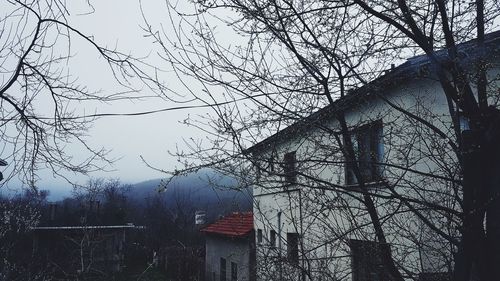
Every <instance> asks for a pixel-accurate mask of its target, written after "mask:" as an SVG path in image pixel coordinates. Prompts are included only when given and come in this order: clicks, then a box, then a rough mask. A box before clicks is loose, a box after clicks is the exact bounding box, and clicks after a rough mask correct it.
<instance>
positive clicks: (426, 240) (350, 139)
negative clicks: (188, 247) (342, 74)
mask: <svg viewBox="0 0 500 281" xmlns="http://www.w3.org/2000/svg"><path fill="white" fill-rule="evenodd" d="M499 37H500V36H499V33H498V32H497V33H495V34H491V35H490V36H489V37H488V40H489V41H488V44H489V46H490V48H489V49H488V54H489V55H488V56H489V58H490V60H489V68H488V70H487V78H488V81H489V82H490V83H489V84H488V91H489V98H490V102H491V104H494V105H495V107H496V108H497V109H498V108H499V105H498V103H497V100H498V98H499V97H500V93H499V88H500V87H499V85H500V84H499V69H500V67H499V63H500V60H499V47H498V46H499V44H498V43H499V40H498V39H499ZM471 48H472V47H470V46H468V45H465V46H462V50H461V51H463V52H464V53H472V54H473V53H474V50H473V49H471ZM438 55H439V54H438ZM471 61H472V60H471ZM464 67H467V68H468V69H470V72H471V73H474V71H475V70H474V65H473V64H472V63H470V64H468V65H465V66H464ZM470 79H473V78H472V74H471V78H470ZM450 116H451V115H450V111H449V101H448V100H447V98H446V96H445V94H444V93H443V90H442V87H441V85H440V83H439V81H438V80H437V79H436V75H435V72H434V69H433V68H432V65H431V64H430V62H429V61H428V59H427V57H425V56H421V57H414V58H411V59H409V60H408V61H407V62H406V63H404V64H402V65H400V66H398V67H395V68H393V69H391V70H389V71H388V72H387V73H386V74H385V75H383V76H382V77H380V78H379V79H377V80H375V81H373V82H371V83H369V84H367V85H366V86H363V87H361V88H359V89H357V90H355V91H352V92H351V93H349V94H348V95H346V96H344V97H342V98H340V99H338V100H337V101H335V102H334V103H333V104H331V105H329V106H327V107H325V108H323V109H321V110H320V111H318V112H317V113H315V114H313V115H311V116H309V117H307V118H305V119H304V120H301V121H299V122H297V123H295V124H293V125H291V126H290V127H287V128H285V129H284V130H282V131H280V132H278V133H277V134H275V135H272V136H271V137H269V138H267V139H265V140H263V141H261V142H259V143H257V144H256V145H254V146H252V147H251V148H249V149H248V150H247V151H246V153H247V154H248V155H250V156H251V157H250V159H251V161H252V164H253V165H254V166H255V170H256V173H255V178H256V181H255V184H254V220H255V222H254V224H255V230H256V245H257V269H258V270H257V276H258V277H257V278H258V279H259V280H353V281H365V280H366V281H368V280H390V279H391V277H390V276H391V274H390V270H391V268H390V266H388V263H387V260H388V259H390V260H393V261H394V264H395V266H396V267H397V268H398V270H399V272H403V278H404V279H409V280H447V279H448V278H449V276H450V273H451V272H452V270H453V254H454V253H455V251H456V246H457V242H458V241H459V239H460V233H459V227H460V210H461V202H460V195H459V193H460V190H461V189H460V184H461V179H462V174H461V171H460V168H459V167H460V165H459V163H458V161H459V159H458V157H457V153H456V151H457V147H458V146H460V143H459V142H457V141H455V139H456V138H454V137H453V136H455V134H459V135H460V134H461V133H462V131H465V130H467V129H468V122H467V119H466V118H464V117H462V116H460V112H456V114H455V116H456V117H457V118H456V119H452V118H451V117H450ZM344 121H345V122H344ZM454 122H457V124H459V126H458V127H459V128H460V131H459V132H457V130H455V128H457V126H454V125H456V124H455V123H454ZM450 136H451V137H450ZM458 139H460V138H458ZM350 149H352V152H353V154H354V155H355V157H354V158H351V157H349V156H348V155H350V154H349V150H350ZM351 155H352V154H351ZM381 237H383V238H384V240H381Z"/></svg>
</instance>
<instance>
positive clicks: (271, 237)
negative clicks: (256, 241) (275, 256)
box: [269, 229, 277, 248]
mask: <svg viewBox="0 0 500 281" xmlns="http://www.w3.org/2000/svg"><path fill="white" fill-rule="evenodd" d="M276 236H277V235H276V231H275V230H274V229H271V230H270V231H269V247H271V248H276Z"/></svg>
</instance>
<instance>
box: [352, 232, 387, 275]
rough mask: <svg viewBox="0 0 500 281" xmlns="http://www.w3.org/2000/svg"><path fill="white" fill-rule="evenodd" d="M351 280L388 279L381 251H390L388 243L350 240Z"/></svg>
mask: <svg viewBox="0 0 500 281" xmlns="http://www.w3.org/2000/svg"><path fill="white" fill-rule="evenodd" d="M349 246H350V248H351V266H352V280H353V281H372V280H373V281H382V280H390V279H389V274H387V271H386V269H385V267H384V263H383V261H382V253H383V252H382V251H384V250H385V251H390V248H389V246H388V245H386V247H383V244H380V243H378V242H373V241H363V240H350V241H349Z"/></svg>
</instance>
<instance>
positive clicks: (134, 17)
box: [2, 0, 206, 200]
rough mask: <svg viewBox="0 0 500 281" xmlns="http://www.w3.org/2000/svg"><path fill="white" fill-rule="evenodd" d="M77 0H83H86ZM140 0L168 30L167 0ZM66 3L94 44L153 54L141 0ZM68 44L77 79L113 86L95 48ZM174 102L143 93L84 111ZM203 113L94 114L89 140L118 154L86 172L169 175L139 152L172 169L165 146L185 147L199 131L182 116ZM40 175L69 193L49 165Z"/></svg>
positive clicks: (54, 194) (131, 178) (171, 78)
mask: <svg viewBox="0 0 500 281" xmlns="http://www.w3.org/2000/svg"><path fill="white" fill-rule="evenodd" d="M81 2H83V3H85V2H86V1H81ZM142 2H143V3H142V9H143V12H144V14H145V15H146V16H147V17H148V20H151V22H153V23H162V26H163V28H165V30H166V31H167V33H168V32H169V30H170V29H171V26H169V21H168V20H167V11H166V6H165V2H163V1H142ZM153 2H154V3H153ZM67 3H71V4H69V5H70V6H69V10H70V13H71V17H70V18H69V22H70V24H72V25H73V26H74V27H75V28H77V29H78V30H79V31H81V32H82V33H84V34H86V35H92V36H93V38H94V40H95V41H96V42H97V43H98V44H101V45H105V46H108V47H113V46H117V49H119V50H120V51H122V52H124V53H131V54H133V55H134V56H136V57H143V56H147V55H150V59H151V58H152V57H154V52H155V50H154V48H155V47H154V45H153V43H152V41H151V39H150V38H147V37H144V32H143V30H141V26H140V25H143V22H142V16H141V7H140V4H141V3H140V1H138V0H106V1H91V3H92V5H93V7H94V9H95V11H94V12H93V13H91V14H88V15H79V14H80V13H85V12H86V11H89V9H88V6H82V7H79V6H73V5H74V4H73V1H69V2H67ZM187 3H188V2H187V1H186V3H185V4H186V5H188V4H187ZM72 45H73V46H72V49H73V52H74V53H75V57H74V59H72V62H71V65H70V67H71V69H72V72H73V73H74V74H75V75H76V76H78V78H79V80H80V83H81V84H85V85H88V87H89V88H90V89H95V90H99V89H100V90H102V91H104V92H111V91H114V90H115V88H114V87H116V84H115V82H114V81H113V79H112V77H111V76H109V72H107V71H106V68H105V65H102V64H100V63H99V60H98V56H97V54H96V53H95V52H93V51H92V50H91V49H89V48H88V46H86V45H85V43H84V42H80V41H74V42H72ZM154 63H155V64H157V65H158V66H159V67H162V68H163V69H168V68H169V65H168V64H166V63H164V62H162V61H161V60H156V59H155V61H154ZM162 79H163V80H164V81H166V82H167V83H168V85H169V87H174V88H176V87H177V86H178V85H177V84H179V83H178V81H177V77H176V76H175V75H174V73H173V72H168V71H167V72H164V73H162ZM178 89H181V88H178ZM181 91H182V90H181ZM141 94H143V95H149V94H150V93H148V90H147V89H145V90H144V91H142V92H141ZM87 106H88V105H87ZM174 106H179V104H175V103H172V102H168V101H166V100H162V99H158V98H151V99H148V98H145V99H142V100H134V101H121V102H113V103H110V104H105V105H102V104H100V105H90V106H88V107H87V108H85V112H100V113H132V112H142V111H150V110H157V109H162V108H168V107H174ZM82 110H83V109H82ZM204 113H206V110H201V109H197V110H194V109H190V110H179V111H169V112H162V113H156V114H152V115H146V116H134V117H124V116H114V117H105V118H101V119H98V120H96V121H95V122H94V123H93V127H92V128H91V129H90V131H89V132H88V133H87V134H88V138H87V140H88V143H89V144H90V146H92V147H104V148H106V149H110V150H111V153H110V157H111V158H113V159H118V160H117V161H116V162H115V164H114V166H113V167H112V169H113V171H108V172H104V171H99V172H95V173H92V174H91V175H90V176H92V177H112V178H119V179H120V180H121V181H122V182H126V183H136V182H140V181H145V180H149V179H153V178H161V177H167V176H168V175H166V174H164V173H161V172H158V171H155V170H154V169H151V168H150V167H148V166H147V165H146V164H145V163H144V162H143V160H142V159H141V157H142V158H144V159H145V160H146V161H147V162H148V163H149V164H151V165H153V166H155V167H157V168H159V169H164V170H173V169H174V168H175V167H176V166H177V167H180V166H178V164H177V159H176V158H175V157H174V156H171V155H169V153H168V151H169V150H170V151H172V150H175V148H176V146H178V147H180V148H183V139H189V138H200V137H203V135H202V133H201V132H200V131H199V130H198V129H195V128H193V127H187V126H186V125H184V124H181V122H182V120H184V119H185V118H187V117H188V115H194V114H204ZM68 149H70V153H71V154H72V155H75V157H78V155H79V154H80V153H81V151H79V150H78V149H77V148H68ZM72 149H73V150H72ZM39 175H40V181H39V182H38V183H37V184H38V187H39V188H40V189H48V190H50V192H51V196H50V198H51V199H54V200H55V199H60V198H61V197H62V196H68V195H70V192H71V190H72V187H71V186H70V185H69V184H67V183H66V182H65V181H64V180H63V179H60V178H57V177H54V175H53V173H52V172H51V171H50V170H44V171H41V172H40V173H39ZM71 177H72V179H73V180H76V181H77V182H78V183H80V184H83V183H85V182H86V181H87V180H88V177H87V176H81V175H80V176H78V175H71ZM19 184H20V183H19V181H17V180H15V179H14V180H12V181H11V182H9V183H8V184H7V185H6V186H4V187H2V188H4V190H3V192H5V191H6V190H12V189H16V188H17V187H18V186H19Z"/></svg>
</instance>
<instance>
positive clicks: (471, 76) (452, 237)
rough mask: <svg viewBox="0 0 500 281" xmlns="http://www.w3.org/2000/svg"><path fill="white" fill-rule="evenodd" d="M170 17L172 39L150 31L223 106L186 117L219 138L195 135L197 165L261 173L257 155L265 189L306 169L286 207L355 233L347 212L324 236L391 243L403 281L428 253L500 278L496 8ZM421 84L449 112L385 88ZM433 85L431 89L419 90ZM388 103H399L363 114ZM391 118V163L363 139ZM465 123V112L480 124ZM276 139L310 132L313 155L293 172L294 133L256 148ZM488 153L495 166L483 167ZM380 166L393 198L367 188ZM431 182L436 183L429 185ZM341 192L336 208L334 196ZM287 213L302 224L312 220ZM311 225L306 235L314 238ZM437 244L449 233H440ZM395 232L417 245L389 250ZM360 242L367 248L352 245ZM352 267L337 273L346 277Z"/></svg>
mask: <svg viewBox="0 0 500 281" xmlns="http://www.w3.org/2000/svg"><path fill="white" fill-rule="evenodd" d="M168 11H169V19H170V21H171V23H176V26H177V27H178V28H177V29H176V30H175V33H174V34H173V35H174V36H172V34H165V33H162V32H160V31H157V30H155V29H154V27H152V26H151V25H150V24H148V23H147V20H146V28H145V29H146V31H147V32H148V33H149V35H150V36H152V37H153V38H154V39H155V40H156V41H157V42H159V43H160V44H161V46H163V47H164V52H165V59H166V60H167V61H168V62H170V63H171V64H172V65H173V66H174V68H175V69H176V70H177V72H178V73H179V76H180V77H181V78H182V77H189V78H186V82H185V86H186V88H187V91H188V92H189V93H190V94H192V97H191V98H192V99H194V100H197V101H199V102H200V103H203V104H206V105H211V106H212V109H213V111H212V113H211V114H209V115H207V116H205V117H203V118H200V119H195V120H188V122H189V123H190V124H192V125H195V126H198V127H199V128H200V129H202V130H204V131H205V132H208V133H209V135H210V138H209V140H208V142H198V141H193V142H192V143H189V144H190V145H191V148H192V151H190V152H185V151H181V152H179V153H178V155H179V156H180V157H183V159H187V162H186V163H187V167H186V169H188V170H189V169H193V168H196V167H199V166H215V167H217V168H218V169H220V170H222V171H225V172H227V173H236V174H239V175H243V174H248V173H250V170H248V169H249V167H248V165H245V163H248V162H252V163H253V164H254V165H255V166H256V167H257V170H258V171H257V175H256V176H257V177H258V176H259V175H260V176H261V177H260V178H261V181H260V182H257V183H256V182H253V184H254V185H256V186H258V187H261V188H263V189H264V190H269V189H271V190H272V189H273V188H277V187H279V188H282V187H283V186H286V184H287V182H288V183H290V182H293V181H294V180H293V177H294V176H296V177H298V178H299V179H300V181H299V180H297V181H298V182H300V186H302V187H307V188H310V190H312V191H310V192H309V191H308V192H306V191H303V192H300V190H299V191H298V195H293V196H298V198H290V200H288V201H287V202H289V204H290V206H289V207H288V209H290V210H294V209H300V210H301V211H300V212H299V213H298V214H296V215H298V216H302V215H304V214H306V216H308V217H309V219H307V220H311V218H313V219H312V220H313V221H316V222H317V221H318V220H320V219H321V218H318V215H317V214H323V213H328V212H330V211H337V212H338V213H340V214H341V216H343V217H344V218H346V219H347V220H348V221H349V220H350V221H351V222H352V225H349V227H347V228H346V227H345V225H342V224H344V223H345V220H339V221H337V222H332V221H329V220H330V219H329V218H331V217H329V216H327V217H326V218H324V220H325V221H324V225H326V226H332V227H327V228H326V229H320V230H317V231H318V233H320V232H322V231H326V230H328V233H330V234H331V237H330V238H331V242H335V241H344V242H345V243H344V246H346V245H345V244H348V242H349V241H346V237H347V235H350V234H351V233H356V235H359V236H371V237H370V240H374V241H377V243H378V244H377V245H379V246H373V247H375V248H377V249H378V250H376V251H378V252H380V259H381V260H380V266H382V271H384V272H385V273H384V274H387V276H389V278H390V279H391V280H403V279H405V278H414V279H416V278H417V272H418V270H419V269H418V266H415V264H416V263H414V262H412V261H408V260H407V259H406V260H405V258H404V257H408V256H411V255H410V254H409V252H411V251H413V252H415V249H417V250H416V251H419V250H418V249H419V248H425V247H427V248H432V250H431V251H434V252H435V255H437V256H439V255H441V254H442V256H443V259H441V261H442V263H443V264H444V265H443V266H445V267H448V272H453V276H454V279H455V280H470V279H471V278H478V279H480V280H490V279H492V278H494V276H498V275H499V273H498V272H497V270H498V269H497V268H495V266H494V264H495V263H498V261H499V260H500V257H499V255H498V253H499V251H498V247H499V244H498V241H495V240H497V239H495V237H499V233H498V229H499V228H498V225H497V224H498V219H497V218H496V214H497V213H498V212H497V211H495V210H497V208H498V206H500V204H499V203H498V200H499V199H498V197H499V196H498V193H497V191H496V190H497V189H498V188H497V187H498V180H497V179H496V176H495V173H494V170H495V168H493V167H496V166H497V163H498V160H497V159H498V151H497V149H496V148H495V146H494V145H493V144H494V143H496V142H497V141H498V139H497V133H496V132H497V131H498V130H497V129H496V125H495V124H497V123H498V122H497V120H498V117H499V114H498V110H497V109H496V108H497V100H498V77H496V76H497V74H495V73H496V72H495V71H496V70H495V69H497V68H498V53H497V51H496V49H495V48H496V47H495V46H497V44H498V35H493V39H491V36H490V37H488V35H486V33H487V32H490V31H493V30H495V29H496V28H497V26H495V20H498V14H499V9H498V4H497V3H495V2H494V1H486V2H484V1H472V2H468V3H464V2H463V1H439V0H436V1H411V2H410V1H399V0H398V1H362V0H352V1H244V0H242V1H240V0H228V1H208V2H207V1H202V2H197V3H196V4H194V8H193V9H192V10H186V9H184V10H183V8H182V7H177V6H175V5H174V4H171V5H169V6H168ZM145 18H146V19H147V17H145ZM178 22H180V23H178ZM216 22H218V23H220V24H221V25H223V26H228V28H227V30H226V29H224V28H225V27H220V26H219V28H222V29H223V31H222V32H217V31H218V30H217V29H215V28H214V23H216ZM230 31H234V33H235V34H238V36H234V37H233V38H235V39H234V40H232V39H233V38H230V39H228V38H227V37H225V36H224V35H225V34H227V33H228V32H230ZM237 40H239V41H237ZM488 40H490V41H488ZM491 40H492V41H491ZM228 41H229V43H228ZM233 42H237V43H234V44H231V43H233ZM492 46H493V47H492ZM416 55H420V56H416ZM410 57H414V58H413V59H411V60H410V61H408V62H406V63H404V64H402V65H401V67H398V68H395V69H393V65H394V64H400V63H402V62H404V60H405V59H407V58H410ZM415 66H417V67H415ZM391 69H392V70H394V71H393V72H392V73H391ZM192 78H195V79H196V81H197V82H199V84H198V85H197V86H194V85H193V84H192V83H191V81H192ZM411 79H424V80H426V81H428V82H427V83H428V85H433V87H434V86H435V87H437V88H438V89H439V93H440V94H439V95H438V99H440V100H439V101H444V104H445V110H444V111H442V110H439V111H436V107H435V106H434V104H433V103H432V101H431V102H429V100H426V98H427V97H426V96H425V95H423V96H418V95H417V96H415V97H414V98H413V100H412V102H411V103H409V104H408V103H407V102H403V101H401V102H398V100H397V99H392V98H387V97H385V95H383V94H381V93H382V92H383V91H384V90H386V89H393V88H397V87H398V85H399V84H398V83H408V81H410V80H411ZM188 81H189V82H188ZM196 87H199V89H201V90H199V89H196ZM357 89H361V90H357ZM350 91H352V93H350ZM426 91H427V92H432V91H433V90H425V89H423V90H422V91H421V92H424V93H425V92H426ZM216 93H217V94H216ZM360 96H361V97H360ZM373 97H376V100H374V98H373ZM338 98H340V102H336V100H337V99H338ZM380 101H382V102H383V106H385V108H388V109H390V110H386V111H377V110H373V111H370V110H369V109H366V108H367V107H369V106H370V105H371V103H373V104H375V103H376V102H380ZM351 108H358V109H360V112H362V113H363V112H371V114H366V115H367V116H365V117H364V118H359V120H358V121H357V122H355V121H353V120H352V116H346V114H347V113H349V112H350V111H349V110H350V109H351ZM314 112H317V113H314ZM346 112H347V113H346ZM313 113H314V114H313ZM328 115H330V116H334V119H335V120H336V121H335V122H337V123H336V124H335V126H330V124H324V123H322V122H323V121H324V120H327V118H325V117H324V116H328ZM308 116H309V117H308ZM382 118H383V119H384V128H386V127H388V128H390V130H389V131H388V132H387V131H386V130H385V129H384V131H383V136H382V139H383V141H384V143H388V144H389V143H390V144H391V145H390V146H388V147H389V148H390V150H391V151H387V153H386V152H384V155H386V156H387V155H390V156H391V157H390V158H384V159H376V158H374V157H370V158H366V159H363V158H361V157H366V156H364V155H369V154H363V153H360V152H359V151H360V143H363V141H362V140H360V139H361V138H362V137H363V134H365V135H366V133H362V132H367V131H370V132H374V133H373V134H375V132H377V130H378V129H377V126H376V124H373V123H374V122H376V121H377V120H381V119H382ZM461 120H462V121H463V120H467V121H468V122H467V124H468V128H464V127H463V125H464V122H461ZM386 122H387V124H386ZM291 124H294V125H293V126H290V127H288V126H289V125H291ZM368 125H369V126H368ZM284 128H286V129H284ZM304 128H305V129H304ZM283 129H284V130H283ZM307 130H309V131H307ZM304 131H307V132H311V131H314V132H315V134H314V135H315V137H311V136H310V135H309V134H307V133H303V134H301V132H304ZM275 132H281V133H279V134H277V135H279V137H280V138H285V139H287V138H288V140H289V143H292V144H293V142H294V140H295V139H301V140H307V142H308V145H307V146H306V147H310V148H309V150H306V152H305V153H304V152H303V153H302V154H305V155H306V156H304V155H302V154H301V155H300V159H299V160H298V162H297V165H298V166H299V167H298V171H301V172H299V174H297V175H291V174H287V173H286V172H285V171H286V170H287V165H289V164H287V161H286V158H285V159H283V158H282V157H281V155H282V153H283V150H284V149H283V148H282V146H287V144H286V143H287V142H286V141H281V143H280V145H276V147H274V148H273V145H272V143H270V142H266V145H267V146H264V145H261V146H259V145H257V146H258V149H251V150H252V151H251V152H252V154H245V153H244V152H245V151H246V148H247V147H249V146H251V145H252V144H255V143H257V142H259V141H260V140H262V139H264V138H266V137H268V136H270V135H272V134H273V133H275ZM318 132H319V133H318ZM297 135H298V137H297ZM274 140H276V142H279V141H280V140H279V139H278V138H274ZM296 142H301V141H296ZM304 142H305V141H304ZM283 143H285V144H283ZM398 144H404V145H398ZM294 145H295V146H296V145H297V144H294ZM280 146H281V147H280ZM288 146H290V147H291V149H292V150H293V145H291V144H290V145H288ZM254 147H255V146H254ZM259 149H261V150H262V151H263V152H260V151H259ZM273 153H276V154H277V156H278V157H273V155H272V154H273ZM397 156H399V157H397ZM290 157H291V156H290ZM485 162H488V163H495V164H493V165H492V166H491V168H483V167H484V165H482V163H485ZM422 163H424V164H423V166H419V165H420V164H422ZM431 163H432V164H431ZM367 165H368V166H370V167H371V166H373V165H375V166H377V167H378V166H383V167H384V177H386V179H387V184H385V187H386V189H385V190H384V192H376V191H374V190H373V189H372V188H370V186H369V184H370V183H371V182H372V181H373V178H372V177H373V175H375V174H376V173H377V172H376V171H372V172H370V173H367V172H366V171H367V169H366V166H367ZM325 169H337V170H343V169H345V174H346V182H349V181H350V182H352V183H355V185H356V188H350V187H349V185H345V184H341V183H340V180H339V179H335V178H328V177H326V178H325V177H324V175H322V174H321V173H315V172H317V171H321V170H325ZM343 173H344V172H342V173H341V174H343ZM263 174H265V177H262V175H263ZM262 178H264V180H263V181H264V182H265V183H263V182H262ZM348 178H349V179H348ZM434 185H436V186H439V189H438V190H436V189H433V188H426V187H428V186H434ZM308 190H309V189H308ZM324 191H333V192H327V193H324ZM340 195H341V196H340ZM334 199H335V200H337V201H336V202H337V204H333V205H332V203H331V202H332V200H334ZM311 202H314V204H313V203H311ZM388 202H392V203H388ZM394 202H397V203H394ZM292 205H293V206H292ZM320 207H321V208H320ZM308 208H309V211H307V210H308ZM257 210H258V208H257ZM265 211H266V210H262V212H265ZM290 214H293V212H291V213H290ZM290 216H291V215H290ZM327 218H328V219H327ZM283 219H288V220H289V221H290V222H291V223H292V224H293V222H300V223H301V224H302V223H303V222H305V221H307V220H306V219H297V217H295V218H293V217H291V218H283ZM410 223H416V224H419V225H423V226H424V228H426V229H428V232H426V233H422V234H421V236H420V237H417V236H415V235H414V234H412V233H410V232H408V231H406V230H408V229H412V228H408V225H406V224H410ZM314 225H315V224H311V225H310V226H309V228H307V227H306V226H304V225H300V226H297V227H296V228H297V229H298V230H300V231H302V230H303V229H308V232H309V233H311V232H312V231H313V226H314ZM333 226H341V227H340V228H335V227H333ZM340 229H343V231H340V232H339V230H340ZM298 233H300V232H298ZM424 234H425V235H424ZM424 236H425V237H424ZM394 237H396V238H394ZM433 237H437V238H436V239H437V240H439V241H435V243H434V242H430V241H431V240H429V239H432V238H433ZM281 238H284V237H281ZM388 239H391V243H390V244H392V245H393V246H394V245H395V244H397V245H400V246H401V245H414V246H415V247H414V249H413V250H412V249H411V246H409V247H397V246H395V247H396V249H392V250H391V249H390V248H389V240H388ZM278 240H279V241H281V240H282V239H278ZM351 240H352V239H351ZM325 242H328V241H325ZM349 243H351V246H352V247H355V246H353V243H355V242H349ZM401 243H402V244H401ZM327 244H328V243H327ZM330 244H331V243H330ZM443 245H444V246H443ZM446 245H448V246H446ZM335 247H337V250H338V251H337V254H338V256H342V253H343V254H344V256H345V255H346V253H345V251H344V252H343V250H342V249H345V248H346V247H343V248H342V247H340V246H338V245H337V246H335ZM352 247H351V248H352ZM375 248H374V249H375ZM302 249H303V250H305V249H304V247H302ZM405 251H408V252H405ZM394 252H397V257H395V256H394V255H393V254H392V253H394ZM445 252H448V255H446V254H445ZM312 253H313V252H311V253H310V255H309V257H310V258H309V259H306V260H305V261H304V263H302V264H301V266H300V267H302V274H306V275H307V274H309V275H310V276H309V278H311V279H313V277H314V276H313V275H312V274H311V271H307V270H305V269H310V268H311V266H310V264H308V263H309V261H311V260H317V259H315V258H314V257H312V255H313V254H312ZM450 253H453V256H452V255H451V254H450ZM304 256H307V255H305V254H304ZM279 257H280V256H279V255H278V258H279ZM402 257H403V258H402ZM278 260H279V259H278ZM417 264H418V263H417ZM329 274H330V273H328V274H327V275H329ZM346 276H348V274H347V273H346V272H336V273H335V278H339V279H342V278H344V277H346ZM472 276H474V277H472ZM280 277H282V276H280Z"/></svg>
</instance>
